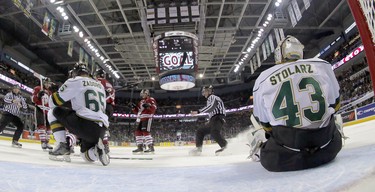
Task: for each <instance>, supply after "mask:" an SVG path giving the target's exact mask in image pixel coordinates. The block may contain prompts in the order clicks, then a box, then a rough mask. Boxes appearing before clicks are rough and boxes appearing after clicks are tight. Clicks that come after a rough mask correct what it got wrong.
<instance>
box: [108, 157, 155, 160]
mask: <svg viewBox="0 0 375 192" xmlns="http://www.w3.org/2000/svg"><path fill="white" fill-rule="evenodd" d="M110 159H120V160H153V158H151V157H110Z"/></svg>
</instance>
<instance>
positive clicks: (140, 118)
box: [130, 89, 157, 154]
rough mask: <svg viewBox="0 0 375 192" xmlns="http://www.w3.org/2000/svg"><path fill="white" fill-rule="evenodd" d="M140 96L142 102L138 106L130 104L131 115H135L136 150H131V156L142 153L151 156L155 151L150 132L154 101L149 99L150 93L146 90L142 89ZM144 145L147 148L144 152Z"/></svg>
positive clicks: (154, 106)
mask: <svg viewBox="0 0 375 192" xmlns="http://www.w3.org/2000/svg"><path fill="white" fill-rule="evenodd" d="M140 96H141V98H142V100H141V101H139V103H138V105H136V104H134V103H131V104H130V105H131V107H132V111H133V113H136V114H137V120H136V123H137V128H136V130H135V140H136V144H137V149H136V150H133V154H143V152H144V153H146V154H153V153H154V152H155V149H154V142H153V139H152V136H151V133H150V131H151V122H152V116H153V115H154V114H155V111H156V109H157V107H156V100H155V99H154V98H152V97H150V91H149V90H148V89H143V90H142V91H141V93H140ZM144 141H145V142H144ZM144 144H145V145H146V146H147V147H148V149H147V150H145V151H143V145H144Z"/></svg>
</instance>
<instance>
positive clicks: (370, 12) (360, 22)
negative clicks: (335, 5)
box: [347, 0, 375, 92]
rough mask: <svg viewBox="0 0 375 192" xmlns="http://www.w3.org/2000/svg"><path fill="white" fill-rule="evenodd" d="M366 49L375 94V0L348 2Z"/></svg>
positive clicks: (349, 0)
mask: <svg viewBox="0 0 375 192" xmlns="http://www.w3.org/2000/svg"><path fill="white" fill-rule="evenodd" d="M347 1H348V4H349V7H350V10H351V12H352V14H353V17H354V20H355V22H356V24H357V27H358V31H359V34H360V36H361V39H362V43H363V46H364V48H365V52H366V57H367V61H368V65H369V69H370V74H371V80H372V88H373V90H374V92H375V0H347Z"/></svg>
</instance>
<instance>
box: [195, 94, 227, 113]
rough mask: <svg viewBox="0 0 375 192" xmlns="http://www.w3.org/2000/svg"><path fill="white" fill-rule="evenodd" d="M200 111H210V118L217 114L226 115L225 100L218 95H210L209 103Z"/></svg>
mask: <svg viewBox="0 0 375 192" xmlns="http://www.w3.org/2000/svg"><path fill="white" fill-rule="evenodd" d="M199 113H208V116H209V118H211V117H213V116H215V115H226V112H225V107H224V102H223V101H222V100H221V99H220V97H218V96H216V95H210V96H208V98H207V104H206V106H205V107H203V108H202V109H199Z"/></svg>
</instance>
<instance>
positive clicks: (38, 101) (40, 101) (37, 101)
mask: <svg viewBox="0 0 375 192" xmlns="http://www.w3.org/2000/svg"><path fill="white" fill-rule="evenodd" d="M41 90H42V88H41V86H36V87H35V88H34V90H33V95H32V96H31V97H32V98H31V99H32V101H33V103H34V104H35V105H36V106H38V107H39V108H40V109H43V110H44V113H47V112H48V110H47V109H48V99H49V96H50V95H52V92H51V91H50V90H48V89H43V91H44V92H46V93H47V94H45V95H44V96H43V97H42V98H40V99H39V98H38V93H39V92H40V91H41ZM43 104H44V105H43ZM43 106H44V107H43Z"/></svg>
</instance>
